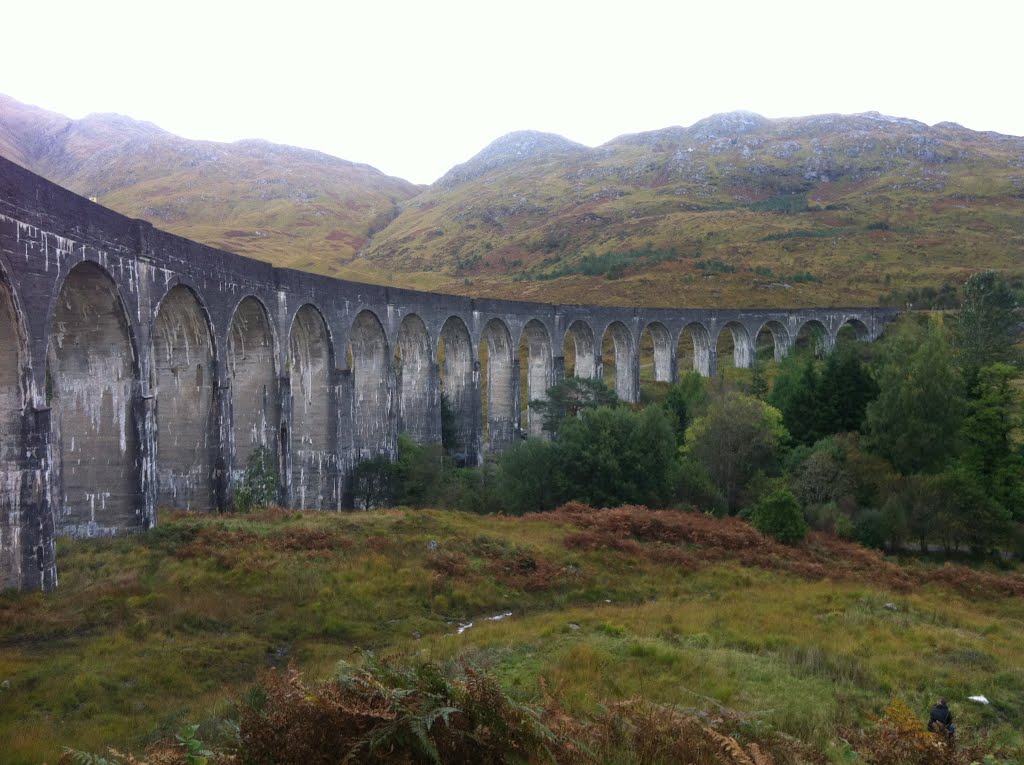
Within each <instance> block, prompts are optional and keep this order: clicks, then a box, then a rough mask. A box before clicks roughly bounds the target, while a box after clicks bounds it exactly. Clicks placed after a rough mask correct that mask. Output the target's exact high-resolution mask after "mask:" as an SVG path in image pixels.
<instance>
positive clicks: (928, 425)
mask: <svg viewBox="0 0 1024 765" xmlns="http://www.w3.org/2000/svg"><path fill="white" fill-rule="evenodd" d="M876 379H877V381H878V386H879V394H878V398H876V399H875V400H874V401H872V402H871V403H870V404H869V405H868V406H867V421H866V430H867V433H868V439H869V443H870V445H871V448H872V449H873V450H874V451H875V452H876V453H878V454H880V455H881V456H883V457H885V458H886V459H888V460H889V461H890V462H891V463H892V464H893V466H894V467H895V468H896V469H897V470H899V471H900V472H901V473H904V474H910V473H916V472H919V471H925V472H937V471H939V470H941V469H942V467H943V466H944V465H945V463H946V462H947V461H948V460H949V459H950V458H952V457H953V456H954V455H956V453H957V451H958V449H959V444H960V427H961V425H962V424H963V419H964V414H965V397H964V385H963V378H962V377H961V375H960V372H959V370H958V369H957V367H956V365H955V364H954V363H953V355H952V351H951V348H950V346H949V343H948V341H947V337H946V331H945V328H944V327H943V325H942V319H941V317H939V316H933V317H931V321H929V323H928V326H927V327H925V328H923V329H922V328H920V327H918V326H915V325H913V324H911V323H909V322H908V323H904V324H903V325H902V327H901V328H900V329H898V330H897V331H896V333H895V334H894V336H892V337H890V338H888V341H887V342H886V348H885V353H884V356H883V359H882V363H881V366H880V367H879V369H878V371H877V374H876Z"/></svg>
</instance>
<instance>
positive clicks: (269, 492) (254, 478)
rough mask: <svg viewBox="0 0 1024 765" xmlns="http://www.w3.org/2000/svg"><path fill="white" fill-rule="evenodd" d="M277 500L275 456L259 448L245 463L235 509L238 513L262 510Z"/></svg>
mask: <svg viewBox="0 0 1024 765" xmlns="http://www.w3.org/2000/svg"><path fill="white" fill-rule="evenodd" d="M276 500H277V468H276V467H275V466H274V455H273V454H272V453H271V451H270V449H268V448H267V447H266V446H258V447H256V449H254V450H253V452H252V454H250V455H249V459H248V460H247V461H246V463H245V475H243V476H242V484H241V486H239V487H238V489H236V491H235V501H234V504H233V509H234V510H235V512H238V513H248V512H252V511H253V510H260V509H262V508H264V507H266V506H267V505H269V504H271V503H273V502H274V501H276Z"/></svg>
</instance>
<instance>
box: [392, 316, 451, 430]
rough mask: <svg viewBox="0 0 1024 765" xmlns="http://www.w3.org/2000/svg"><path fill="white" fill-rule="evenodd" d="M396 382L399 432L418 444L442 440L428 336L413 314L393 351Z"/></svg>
mask: <svg viewBox="0 0 1024 765" xmlns="http://www.w3.org/2000/svg"><path fill="white" fill-rule="evenodd" d="M395 375H396V378H397V382H398V432H399V433H408V434H409V436H410V437H411V438H412V440H413V441H415V442H416V443H419V444H428V443H437V442H438V441H440V440H441V432H440V426H441V423H440V416H439V415H440V412H439V410H438V402H437V401H436V400H435V398H436V395H437V394H436V391H437V387H436V386H435V385H434V375H435V372H434V357H433V355H432V353H431V341H430V333H429V332H427V327H426V325H425V324H424V323H423V320H422V319H421V318H420V317H419V316H417V315H416V314H409V315H408V316H406V317H405V318H404V319H402V324H401V326H400V327H399V328H398V343H397V346H396V348H395Z"/></svg>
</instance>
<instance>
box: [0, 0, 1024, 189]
mask: <svg viewBox="0 0 1024 765" xmlns="http://www.w3.org/2000/svg"><path fill="white" fill-rule="evenodd" d="M1022 35H1024V2H1021V0H974V2H970V3H955V4H954V3H952V2H950V0H929V1H928V2H920V1H919V0H885V1H884V2H879V1H878V0H858V1H857V2H849V3H844V2H835V1H830V0H817V1H816V2H808V1H805V0H754V1H751V2H736V1H734V2H729V1H728V0H708V1H707V2H703V3H693V2H690V1H689V0H675V1H674V2H672V1H671V0H664V1H662V2H652V1H651V0H621V1H620V2H617V3H607V2H604V1H603V0H590V2H575V1H574V0H573V1H560V0H541V1H538V0H513V1H512V2H500V3H499V2H496V1H495V0H475V2H472V1H470V2H462V1H461V0H459V1H456V0H420V1H419V2H406V1H405V0H390V1H389V0H363V1H362V2H359V3H353V2H349V0H334V1H333V2H330V1H329V0H323V2H310V1H309V0H290V2H277V3H273V4H266V3H264V2H261V1H260V0H249V1H248V2H244V3H241V2H234V1H233V0H232V1H231V2H229V1H228V0H203V1H202V2H197V1H196V0H172V2H161V3H155V2H147V1H146V0H134V1H133V2H113V1H111V0H92V2H90V1H89V0H73V1H71V2H48V1H47V0H12V1H11V2H9V3H6V4H5V8H4V9H3V11H2V12H0V93H6V94H7V95H10V96H12V97H14V98H16V99H18V100H20V101H24V102H27V103H31V104H35V105H37V106H41V107H43V108H46V109H50V110H53V111H57V112H60V113H62V114H66V115H68V116H70V117H75V118H78V117H82V116H84V115H86V114H88V113H90V112H119V113H121V114H127V115H128V116H131V117H134V118H135V119H140V120H148V121H150V122H155V123H156V124H157V125H160V126H161V127H163V128H165V129H167V130H170V131H171V132H173V133H178V134H179V135H183V136H186V137H188V138H202V139H210V140H217V141H232V140H236V139H239V138H266V139H268V140H271V141H276V142H279V143H287V144H292V145H297V146H303V147H307V148H314V149H320V150H321V151H325V152H327V153H329V154H333V155H335V156H339V157H343V158H345V159H349V160H353V161H356V162H366V163H369V164H371V165H374V166H375V167H378V168H380V169H381V170H383V171H384V172H386V173H389V174H392V175H398V176H401V177H403V178H407V179H408V180H411V181H414V182H419V183H428V182H430V181H433V180H434V179H436V178H437V177H439V176H440V175H442V174H443V173H444V172H445V171H447V170H448V169H449V168H450V167H451V166H452V165H455V164H457V163H459V162H463V161H465V160H466V159H468V158H469V157H471V156H472V155H473V154H475V153H476V152H477V151H479V150H480V149H481V148H483V147H484V146H485V145H487V144H488V143H490V142H491V141H492V140H494V139H495V138H497V137H499V136H501V135H504V134H505V133H508V132H510V131H512V130H520V129H534V130H544V131H550V132H554V133H560V134H561V135H564V136H566V137H568V138H571V139H573V140H576V141H579V142H581V143H584V144H588V145H591V146H593V145H597V144H600V143H603V142H605V141H607V140H609V139H611V138H613V137H615V136H617V135H621V134H623V133H633V132H639V131H642V130H654V129H658V128H662V127H668V126H670V125H690V124H692V123H693V122H695V121H697V120H698V119H701V118H703V117H706V116H708V115H710V114H713V113H715V112H721V111H731V110H734V109H747V110H750V111H755V112H759V113H761V114H763V115H765V116H767V117H788V116H801V115H807V114H819V113H824V112H842V113H853V112H861V111H871V110H874V111H880V112H883V113H886V114H891V115H896V116H901V117H912V118H915V119H919V120H921V121H923V122H927V123H929V124H934V123H935V122H940V121H943V120H949V121H953V122H959V123H960V124H962V125H965V126H966V127H969V128H973V129H975V130H995V131H998V132H1001V133H1009V134H1012V135H1024V77H1022V75H1024V55H1022V51H1024V45H1022V39H1024V37H1022Z"/></svg>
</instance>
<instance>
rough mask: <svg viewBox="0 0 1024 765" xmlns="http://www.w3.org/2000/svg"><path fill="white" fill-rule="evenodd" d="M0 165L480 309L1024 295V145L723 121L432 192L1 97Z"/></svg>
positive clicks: (249, 250) (505, 167)
mask: <svg viewBox="0 0 1024 765" xmlns="http://www.w3.org/2000/svg"><path fill="white" fill-rule="evenodd" d="M0 153H2V154H4V155H5V156H7V157H8V158H10V159H12V160H14V161H15V162H18V164H22V165H23V166H25V167H27V169H29V170H32V171H33V172H37V173H38V174H40V175H43V176H44V177H47V178H48V179H50V180H52V181H55V182H57V183H59V184H61V185H64V186H66V187H68V188H70V189H71V190H73V191H76V192H77V193H80V194H83V195H85V196H90V197H96V198H97V199H98V201H99V202H100V203H102V204H105V205H107V206H109V207H112V208H114V209H116V210H118V211H119V212H122V213H124V214H127V215H131V216H134V217H141V218H145V219H147V220H149V221H151V222H152V223H153V224H154V225H157V226H158V227H160V228H164V229H167V230H169V231H171V232H172V233H176V234H180V235H182V236H186V237H189V238H192V239H195V240H197V241H200V242H203V243H205V244H209V245H212V246H214V247H219V248H222V249H227V250H231V251H234V252H237V253H239V254H242V255H248V256H251V257H257V258H260V259H263V260H268V261H271V262H273V263H275V264H277V265H281V266H286V267H292V268H299V269H302V270H308V271H313V272H317V273H322V274H326V275H330V276H338V277H342V278H349V279H354V280H361V281H368V282H375V283H385V284H393V285H395V286H402V287H410V288H417V289H432V290H437V291H445V292H452V293H456V294H465V295H471V296H479V297H520V298H526V299H531V300H541V301H549V302H572V303H575V302H590V303H599V304H601V303H603V304H618V305H630V304H641V303H642V304H645V305H652V306H653V305H666V306H668V305H708V304H720V305H732V306H736V305H749V306H751V307H767V306H773V305H775V306H782V305H787V306H789V305H791V306H800V305H822V304H854V303H860V304H870V303H875V302H877V301H879V300H880V299H892V297H891V296H892V295H894V294H896V293H899V292H900V291H901V290H904V291H905V290H909V289H914V288H920V287H923V286H933V287H937V286H939V285H941V284H942V283H943V282H946V281H954V282H955V281H958V280H962V279H964V278H966V275H967V274H969V273H970V272H972V271H975V270H979V269H982V268H996V269H1000V270H1003V271H1005V272H1007V274H1008V275H1009V276H1011V277H1012V278H1024V138H1019V137H1015V136H1005V135H1001V134H997V133H980V132H977V131H972V130H969V129H967V128H964V127H963V126H960V125H957V124H955V123H948V122H942V123H938V124H936V125H934V126H928V125H926V124H925V123H922V122H919V121H916V120H911V119H907V118H902V117H892V116H888V115H883V114H879V113H877V112H865V113H861V114H852V115H842V114H825V115H812V116H810V117H791V118H782V119H769V118H766V117H763V116H761V115H759V114H755V113H753V112H744V111H738V112H726V113H722V114H715V115H710V116H708V117H706V118H704V119H701V120H698V121H697V122H695V123H693V124H692V125H690V126H688V127H681V126H678V125H677V126H671V127H667V128H660V129H657V130H650V131H644V132H641V133H634V134H626V135H622V136H617V137H615V138H613V139H611V140H610V141H607V142H605V143H604V144H601V145H600V146H596V147H588V146H585V145H583V144H579V143H577V142H575V141H572V140H570V139H568V138H565V137H563V136H560V135H557V134H553V133H545V132H541V131H533V130H524V131H515V132H512V133H508V134H506V135H504V136H500V137H499V138H497V139H495V140H494V141H492V142H490V143H489V144H487V145H486V146H485V147H484V148H483V149H481V150H480V151H479V152H477V153H476V154H474V155H473V156H472V157H470V158H469V159H467V160H466V161H465V162H462V163H460V164H458V165H456V166H454V167H453V168H452V169H451V170H449V171H448V172H447V173H445V174H444V175H443V176H442V177H441V178H439V179H438V180H437V181H435V182H434V183H433V184H431V185H430V186H422V185H414V184H411V183H409V182H408V181H404V180H402V179H399V178H395V177H392V176H386V175H384V174H383V173H381V172H380V171H378V170H376V169H375V168H372V167H371V166H369V165H365V164H361V163H357V162H352V161H350V160H345V159H340V158H337V157H332V156H331V155H328V154H325V153H323V152H318V151H316V150H311V149H302V148H298V147H291V146H286V145H282V144H275V143H271V142H269V141H264V140H262V139H245V140H242V141H236V142H233V143H217V142H212V141H192V140H188V139H185V138H181V137H178V136H175V135H173V134H172V133H169V132H167V131H165V130H163V129H162V128H160V127H158V126H156V125H154V124H152V123H143V122H138V121H136V120H133V119H132V118H130V117H125V116H124V115H110V114H106V115H104V114H96V115H89V116H88V117H85V118H83V119H82V120H71V119H69V118H67V117H63V116H62V115H57V114H54V113H52V112H48V111H46V110H43V109H39V108H38V107H32V106H27V105H24V104H19V103H18V102H17V101H15V100H14V99H11V98H9V97H6V96H0ZM887 296H889V297H887Z"/></svg>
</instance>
